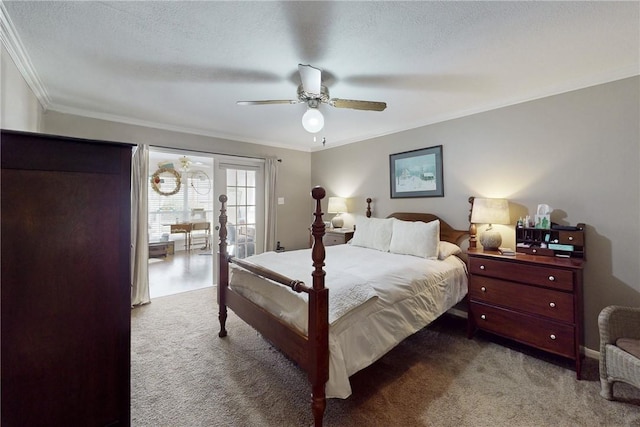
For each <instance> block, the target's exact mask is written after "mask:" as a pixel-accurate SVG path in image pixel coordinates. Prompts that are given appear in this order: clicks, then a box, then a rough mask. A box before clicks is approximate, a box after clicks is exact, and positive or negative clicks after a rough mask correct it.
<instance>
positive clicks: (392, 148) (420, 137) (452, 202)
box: [311, 77, 640, 349]
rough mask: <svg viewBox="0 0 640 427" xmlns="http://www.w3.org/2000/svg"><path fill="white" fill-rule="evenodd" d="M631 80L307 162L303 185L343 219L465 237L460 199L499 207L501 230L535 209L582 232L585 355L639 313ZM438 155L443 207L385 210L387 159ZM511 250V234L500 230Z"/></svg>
mask: <svg viewBox="0 0 640 427" xmlns="http://www.w3.org/2000/svg"><path fill="white" fill-rule="evenodd" d="M639 105H640V77H633V78H629V79H624V80H619V81H616V82H612V83H608V84H603V85H598V86H594V87H591V88H586V89H582V90H578V91H574V92H569V93H565V94H561V95H556V96H552V97H548V98H543V99H539V100H535V101H531V102H526V103H522V104H518V105H514V106H510V107H505V108H501V109H497V110H493V111H489V112H486V113H481V114H475V115H472V116H468V117H464V118H460V119H456V120H451V121H447V122H442V123H438V124H434V125H430V126H425V127H422V128H418V129H414V130H410V131H405V132H401V133H397V134H394V135H387V136H384V137H380V138H376V139H372V140H368V141H363V142H359V143H355V144H350V145H347V146H342V147H336V148H332V149H325V150H323V151H318V152H314V153H312V156H311V165H312V171H311V181H312V183H313V184H319V185H323V186H324V187H325V188H326V189H327V193H328V195H329V196H333V195H339V196H343V197H350V199H349V205H350V212H357V213H361V212H364V199H365V198H366V197H372V198H373V199H374V203H373V210H374V216H378V217H384V216H386V215H388V214H389V213H391V212H395V211H409V212H412V211H413V212H433V213H435V214H437V215H439V216H441V217H442V218H443V219H445V220H446V221H447V222H449V223H450V224H451V225H453V226H454V227H456V228H461V229H466V228H467V227H468V214H469V204H468V202H467V199H468V197H469V196H471V195H473V196H480V197H505V198H507V199H509V201H510V208H511V217H512V224H515V221H516V219H517V218H518V217H519V216H521V215H524V214H526V213H527V212H528V213H529V214H532V213H534V211H535V209H536V206H537V205H538V204H539V203H547V204H549V205H550V206H551V207H553V208H554V209H555V210H554V212H553V214H552V218H551V219H552V220H553V221H554V222H559V223H568V224H576V223H578V222H584V223H585V224H586V225H587V232H586V239H587V243H586V245H587V257H588V261H587V263H586V266H585V274H584V300H585V302H584V306H585V310H584V313H585V321H584V323H585V329H586V333H585V335H586V337H585V344H586V346H587V347H588V348H590V349H598V346H599V336H598V328H597V316H598V313H599V312H600V310H601V309H602V308H603V307H605V306H606V305H609V304H624V305H635V306H640V225H639V224H640V173H639V171H640V119H639V117H640V107H639ZM434 145H443V159H444V191H445V197H444V198H417V199H391V198H390V196H389V193H390V190H389V185H390V184H389V154H393V153H399V152H403V151H408V150H414V149H418V148H424V147H430V146H434ZM501 231H502V234H503V235H504V244H505V245H510V246H512V247H513V245H514V241H515V235H514V231H513V227H507V226H503V227H502V228H501Z"/></svg>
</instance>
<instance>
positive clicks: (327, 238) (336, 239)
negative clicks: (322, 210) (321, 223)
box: [322, 228, 353, 246]
mask: <svg viewBox="0 0 640 427" xmlns="http://www.w3.org/2000/svg"><path fill="white" fill-rule="evenodd" d="M352 238H353V230H343V229H340V228H332V229H328V230H326V231H325V233H324V239H323V240H322V243H324V245H325V246H333V245H342V244H344V243H347V242H348V241H349V240H351V239H352Z"/></svg>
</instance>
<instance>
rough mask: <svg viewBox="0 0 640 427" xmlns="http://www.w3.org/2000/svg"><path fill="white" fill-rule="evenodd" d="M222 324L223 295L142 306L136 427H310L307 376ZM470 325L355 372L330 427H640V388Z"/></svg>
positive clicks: (425, 333)
mask: <svg viewBox="0 0 640 427" xmlns="http://www.w3.org/2000/svg"><path fill="white" fill-rule="evenodd" d="M218 327H219V325H218V321H217V306H216V303H215V288H206V289H201V290H196V291H191V292H187V293H183V294H178V295H174V296H167V297H162V298H157V299H154V300H153V301H152V303H151V304H149V305H146V306H143V307H140V308H136V309H134V310H133V311H132V338H131V341H132V342H131V348H132V352H131V359H132V360H131V418H132V425H133V426H243V427H244V426H304V425H310V424H311V423H312V420H313V418H312V416H311V410H310V404H309V393H310V391H309V385H308V382H307V379H306V376H305V375H304V373H303V372H302V371H300V370H299V369H298V368H297V367H296V366H295V365H294V364H293V363H291V362H290V361H289V360H288V359H287V358H285V357H284V356H283V355H282V354H281V353H279V352H278V351H277V350H275V349H273V348H272V347H271V346H270V345H269V344H268V343H267V342H265V341H264V340H263V339H262V338H261V336H260V335H258V334H257V333H256V332H255V331H254V330H253V329H251V328H250V327H249V326H247V325H246V324H244V323H243V322H242V321H241V320H239V319H238V317H236V316H235V315H234V314H233V313H232V312H230V314H229V319H228V322H227V329H228V331H229V336H228V337H227V338H224V339H221V338H218V336H217V332H218ZM465 328H466V323H465V321H464V320H463V319H460V318H456V317H452V316H448V315H445V316H443V317H442V318H441V319H439V320H438V321H436V322H434V324H432V325H431V326H429V327H428V328H425V329H423V330H422V331H420V332H418V333H417V334H415V335H413V336H411V337H409V338H408V339H406V340H405V341H404V342H403V343H401V344H400V345H399V346H398V347H396V348H395V349H394V350H392V351H391V352H389V353H388V354H387V355H386V356H384V357H383V358H382V359H380V360H379V361H378V362H376V363H375V364H374V365H372V366H371V367H369V368H367V369H365V370H363V371H361V372H359V373H357V374H355V375H354V376H353V377H352V378H351V384H352V388H353V395H352V396H351V397H350V398H348V399H345V400H339V399H329V400H328V404H327V410H326V412H325V425H326V426H640V391H639V390H636V389H634V388H633V387H631V386H627V385H625V384H616V386H615V387H614V393H615V394H617V395H618V396H622V397H623V399H624V401H623V402H609V401H606V400H604V399H602V398H601V397H600V396H599V395H598V392H599V387H600V385H599V380H598V367H597V362H596V361H594V360H591V359H586V360H585V369H584V375H583V376H584V377H585V379H584V380H583V381H576V379H575V372H573V371H572V370H570V369H569V368H570V367H571V365H572V364H571V363H567V362H564V361H562V360H558V359H554V358H553V357H548V356H546V355H543V354H540V353H537V352H532V351H529V350H522V349H519V348H518V347H517V346H513V345H508V343H504V342H503V344H507V346H505V345H500V344H498V340H497V339H493V338H491V339H490V337H488V336H486V335H479V336H477V337H475V338H474V339H472V340H468V339H467V338H466V335H465V334H466V332H465V331H466V329H465ZM510 347H511V348H510ZM527 353H529V354H527ZM534 356H535V357H534ZM543 359H546V361H545V360H543Z"/></svg>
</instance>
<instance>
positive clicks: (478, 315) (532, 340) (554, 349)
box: [469, 301, 576, 359]
mask: <svg viewBox="0 0 640 427" xmlns="http://www.w3.org/2000/svg"><path fill="white" fill-rule="evenodd" d="M469 311H470V315H471V316H473V320H474V322H475V324H476V325H477V326H478V327H479V328H480V329H484V330H486V331H489V332H493V333H495V334H497V335H501V336H504V337H507V338H511V339H513V340H515V341H519V342H521V343H524V344H528V345H532V346H534V347H537V348H539V349H542V350H546V351H549V352H551V353H555V354H559V355H561V356H565V357H569V358H572V359H575V358H576V352H575V342H574V328H573V326H569V325H564V324H560V323H557V322H553V321H551V320H548V321H547V320H542V319H539V318H536V317H533V316H529V315H526V314H522V313H516V312H514V311H511V310H506V309H501V308H498V307H491V306H487V305H484V304H481V303H475V302H473V301H471V302H470V303H469Z"/></svg>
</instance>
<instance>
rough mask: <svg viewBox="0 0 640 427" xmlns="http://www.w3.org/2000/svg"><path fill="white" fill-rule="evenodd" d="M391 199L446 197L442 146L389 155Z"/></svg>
mask: <svg viewBox="0 0 640 427" xmlns="http://www.w3.org/2000/svg"><path fill="white" fill-rule="evenodd" d="M389 172H390V177H391V198H392V199H397V198H401V197H444V182H443V179H442V145H436V146H435V147H429V148H421V149H419V150H413V151H405V152H404V153H397V154H391V155H389Z"/></svg>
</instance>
